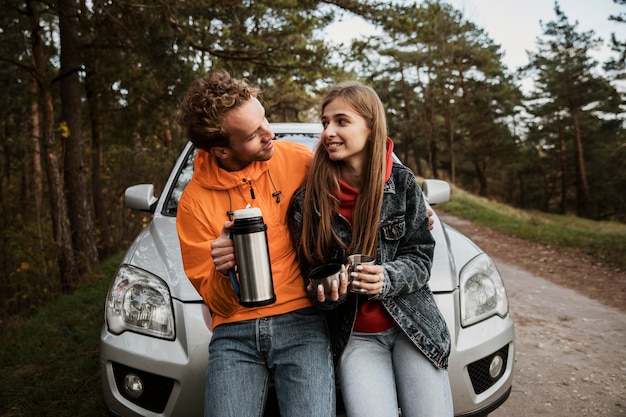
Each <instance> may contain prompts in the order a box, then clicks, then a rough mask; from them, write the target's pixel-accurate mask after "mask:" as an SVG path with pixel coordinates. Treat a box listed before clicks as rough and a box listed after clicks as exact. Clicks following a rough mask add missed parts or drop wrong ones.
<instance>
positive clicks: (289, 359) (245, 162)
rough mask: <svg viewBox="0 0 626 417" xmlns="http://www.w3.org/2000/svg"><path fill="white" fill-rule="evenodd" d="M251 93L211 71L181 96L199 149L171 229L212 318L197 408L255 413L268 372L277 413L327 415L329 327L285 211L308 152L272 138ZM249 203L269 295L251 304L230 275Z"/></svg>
mask: <svg viewBox="0 0 626 417" xmlns="http://www.w3.org/2000/svg"><path fill="white" fill-rule="evenodd" d="M258 93H259V91H258V89H256V88H253V87H251V86H250V85H248V84H247V83H246V82H245V81H243V80H238V79H233V78H231V77H230V76H229V75H228V74H227V73H226V72H214V73H211V74H209V75H207V76H206V77H203V78H201V79H198V80H196V81H194V82H193V83H192V85H191V86H190V88H189V90H188V92H187V94H186V96H185V98H184V99H183V102H182V104H181V118H180V121H181V124H182V126H183V127H184V128H185V131H186V133H187V135H188V137H189V139H190V140H191V141H192V142H193V143H194V145H196V147H198V148H199V149H200V150H199V151H198V154H197V156H196V160H195V164H194V174H193V177H192V179H191V181H190V182H189V184H188V185H187V187H186V189H185V191H184V193H183V195H182V197H181V200H180V203H179V206H178V214H177V228H178V234H179V238H180V245H181V250H182V256H183V264H184V267H185V273H186V274H187V276H188V277H189V279H190V280H191V282H192V283H193V285H194V287H195V288H196V289H197V290H198V292H199V293H200V295H201V296H202V298H203V299H204V301H205V303H206V304H207V305H208V307H209V309H210V311H211V317H212V321H213V337H212V339H211V342H210V344H209V364H208V368H207V376H206V388H205V390H206V393H205V412H204V413H205V416H207V417H209V416H210V417H227V416H237V417H245V416H250V417H252V416H255V417H258V416H261V415H262V414H263V409H264V404H265V400H266V396H267V389H268V386H269V383H270V376H273V378H274V383H275V387H276V393H277V397H278V404H279V408H280V413H281V415H283V416H286V417H290V416H292V417H295V416H320V417H325V416H334V415H335V382H334V371H333V362H332V355H331V349H330V343H329V337H328V330H327V327H326V324H325V320H324V318H323V315H322V313H321V312H320V311H318V310H317V309H315V308H314V307H313V304H312V302H311V301H310V300H309V298H308V295H307V292H306V291H305V288H304V280H303V278H302V276H301V272H300V267H299V265H298V262H297V258H296V252H295V251H294V248H293V246H292V244H291V240H290V238H289V230H288V227H287V219H286V216H287V209H288V206H289V201H290V200H291V197H292V196H293V194H294V192H295V191H296V189H297V188H298V187H299V186H300V185H301V184H302V182H303V180H304V177H305V173H306V171H307V169H308V167H309V165H310V162H311V157H312V155H311V151H310V150H309V149H308V148H307V147H305V146H303V145H298V144H295V143H290V142H280V141H273V139H274V134H273V133H272V131H271V130H270V128H269V124H268V121H267V119H266V118H265V110H264V109H263V106H262V105H261V103H260V102H259V100H258V99H257V95H258ZM248 205H250V206H252V207H258V208H260V209H261V211H262V215H263V220H264V222H265V223H266V224H267V235H268V242H269V252H270V261H271V265H272V276H273V282H274V291H275V293H276V302H275V303H273V304H270V305H267V306H262V307H253V308H248V307H243V306H241V305H240V304H239V299H238V296H237V295H236V293H235V292H234V290H233V287H232V285H231V282H230V280H229V277H228V271H229V270H230V269H233V268H235V267H236V263H235V255H234V247H233V243H232V240H230V239H229V228H230V227H231V226H232V222H231V220H232V213H233V212H234V211H235V210H238V209H243V208H245V207H246V206H248ZM209 255H210V256H209ZM344 279H345V277H344ZM345 281H347V280H345ZM342 285H343V287H342V290H343V291H344V292H345V286H346V285H347V284H346V282H343V283H342ZM333 296H334V297H336V296H337V293H336V290H335V292H334V295H333Z"/></svg>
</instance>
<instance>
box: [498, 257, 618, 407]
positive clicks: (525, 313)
mask: <svg viewBox="0 0 626 417" xmlns="http://www.w3.org/2000/svg"><path fill="white" fill-rule="evenodd" d="M494 260H495V262H496V264H497V265H498V268H499V269H500V272H501V273H502V275H503V276H504V277H505V285H506V288H507V294H508V296H509V306H510V311H511V314H512V315H513V318H514V320H515V324H516V332H515V333H516V347H517V354H516V360H515V373H514V381H513V390H512V392H511V396H510V397H509V399H508V401H507V402H506V403H504V405H503V406H502V407H500V408H499V409H498V410H496V411H495V412H493V413H492V414H490V416H491V417H529V416H542V415H549V416H552V417H559V416H563V417H570V416H611V417H617V416H626V412H625V411H624V410H625V405H626V314H624V313H622V312H620V311H617V310H615V309H612V308H610V307H606V306H604V305H602V304H600V303H599V302H597V301H594V300H591V299H589V298H587V297H584V296H582V295H580V294H578V293H577V292H575V291H573V290H570V289H567V288H564V287H561V286H559V285H556V284H553V283H551V282H549V281H547V280H544V279H542V278H540V277H537V276H533V275H532V274H530V273H528V272H525V271H523V270H521V269H519V268H517V267H515V266H512V265H509V264H506V263H504V262H502V261H499V260H498V259H497V258H495V259H494ZM625 284H626V283H625Z"/></svg>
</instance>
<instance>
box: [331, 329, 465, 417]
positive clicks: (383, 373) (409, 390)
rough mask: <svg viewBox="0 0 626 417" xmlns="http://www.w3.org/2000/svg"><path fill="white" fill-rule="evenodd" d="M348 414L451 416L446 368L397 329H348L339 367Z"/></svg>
mask: <svg viewBox="0 0 626 417" xmlns="http://www.w3.org/2000/svg"><path fill="white" fill-rule="evenodd" d="M337 372H338V376H339V380H340V383H341V392H342V394H343V401H344V405H345V407H346V414H347V416H348V417H398V408H400V409H401V410H402V417H452V416H453V414H454V411H453V404H452V393H451V391H450V382H449V381H448V371H447V370H443V369H438V368H436V367H435V366H434V365H433V364H432V363H431V362H430V361H429V360H428V359H427V358H426V356H424V355H423V354H422V353H421V352H420V351H419V349H418V348H417V347H416V346H415V345H414V344H413V343H412V342H411V341H410V340H409V338H408V337H407V336H406V335H405V334H404V333H403V332H402V330H400V328H399V327H397V326H396V327H394V328H392V329H389V330H387V331H385V332H382V333H353V334H352V335H351V336H350V339H349V340H348V344H347V346H346V349H345V350H344V352H343V354H342V355H341V359H340V361H339V366H338V370H337Z"/></svg>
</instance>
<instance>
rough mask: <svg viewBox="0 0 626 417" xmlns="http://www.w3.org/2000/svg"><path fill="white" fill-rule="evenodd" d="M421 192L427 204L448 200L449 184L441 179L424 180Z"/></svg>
mask: <svg viewBox="0 0 626 417" xmlns="http://www.w3.org/2000/svg"><path fill="white" fill-rule="evenodd" d="M422 192H423V193H424V197H425V198H426V201H428V204H430V205H431V206H432V205H435V204H441V203H447V202H448V201H450V184H448V182H447V181H443V180H424V182H423V183H422Z"/></svg>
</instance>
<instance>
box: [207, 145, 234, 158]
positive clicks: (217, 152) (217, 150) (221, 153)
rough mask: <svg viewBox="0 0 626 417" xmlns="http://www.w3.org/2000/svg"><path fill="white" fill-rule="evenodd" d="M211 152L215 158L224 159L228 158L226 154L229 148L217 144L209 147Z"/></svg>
mask: <svg viewBox="0 0 626 417" xmlns="http://www.w3.org/2000/svg"><path fill="white" fill-rule="evenodd" d="M211 153H212V154H213V155H214V156H215V157H216V158H217V159H226V158H228V155H230V152H229V149H228V148H225V147H222V146H217V147H214V148H211Z"/></svg>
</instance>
